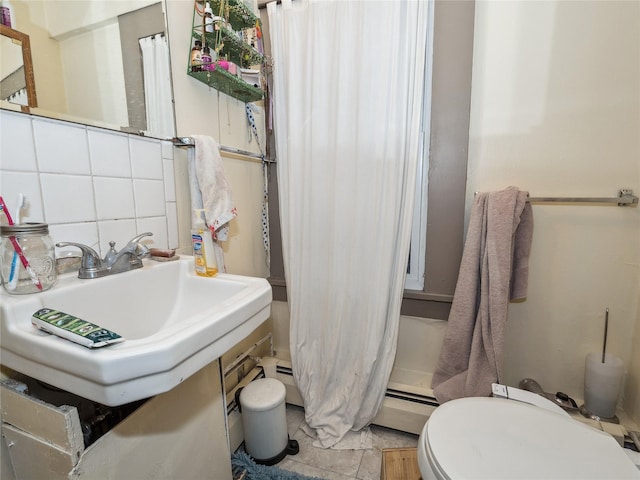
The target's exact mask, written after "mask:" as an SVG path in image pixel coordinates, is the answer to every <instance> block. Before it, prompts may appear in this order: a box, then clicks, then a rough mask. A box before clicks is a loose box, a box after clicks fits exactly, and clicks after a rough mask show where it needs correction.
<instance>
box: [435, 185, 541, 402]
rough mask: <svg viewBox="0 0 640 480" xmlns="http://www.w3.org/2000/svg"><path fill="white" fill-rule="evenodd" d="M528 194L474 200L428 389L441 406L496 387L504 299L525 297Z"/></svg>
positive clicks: (505, 308)
mask: <svg viewBox="0 0 640 480" xmlns="http://www.w3.org/2000/svg"><path fill="white" fill-rule="evenodd" d="M527 197H528V194H527V192H521V191H519V190H518V189H517V188H516V187H509V188H507V189H505V190H502V191H500V192H492V193H480V194H478V195H476V198H475V202H474V205H473V208H472V211H471V218H470V220H469V227H468V230H467V238H466V242H465V247H464V252H463V255H462V262H461V264H460V272H459V274H458V282H457V284H456V291H455V295H454V297H453V304H452V305H451V313H450V314H449V322H448V324H447V331H446V333H445V338H444V342H443V345H442V352H441V353H440V359H439V362H438V366H437V368H436V371H435V372H434V374H433V380H432V382H431V386H432V387H433V391H434V395H435V396H436V398H437V399H438V401H439V402H440V403H441V404H442V403H444V402H446V401H449V400H453V399H455V398H460V397H471V396H489V395H490V394H491V384H492V383H493V382H501V381H502V378H503V374H502V364H503V351H504V336H505V329H506V322H507V313H508V304H509V300H510V299H511V300H523V299H524V298H525V297H526V294H527V276H528V259H529V252H530V250H531V238H532V234H533V215H532V212H531V205H530V204H529V203H528V202H527Z"/></svg>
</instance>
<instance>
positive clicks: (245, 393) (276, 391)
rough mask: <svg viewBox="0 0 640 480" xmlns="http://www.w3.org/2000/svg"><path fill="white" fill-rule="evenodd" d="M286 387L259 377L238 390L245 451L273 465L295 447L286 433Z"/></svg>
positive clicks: (295, 449)
mask: <svg viewBox="0 0 640 480" xmlns="http://www.w3.org/2000/svg"><path fill="white" fill-rule="evenodd" d="M285 396H286V389H285V387H284V384H283V383H282V382H281V381H280V380H276V379H275V378H260V379H258V380H254V381H253V382H251V383H250V384H249V385H247V386H246V387H244V388H243V389H242V390H241V391H240V399H239V400H240V401H239V405H240V413H241V414H242V428H243V430H244V444H245V449H246V451H247V453H248V454H249V455H250V456H251V457H252V458H253V459H254V460H255V461H256V462H257V463H261V464H264V465H273V464H276V463H278V462H279V461H280V460H282V459H283V458H284V457H285V456H286V455H295V454H296V453H298V451H299V447H298V442H297V441H295V440H289V434H288V433H287V412H286V407H285V401H284V400H285Z"/></svg>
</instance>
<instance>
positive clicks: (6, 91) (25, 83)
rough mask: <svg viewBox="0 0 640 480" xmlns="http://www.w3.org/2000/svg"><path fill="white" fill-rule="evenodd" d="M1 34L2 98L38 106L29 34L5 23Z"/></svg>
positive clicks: (0, 87)
mask: <svg viewBox="0 0 640 480" xmlns="http://www.w3.org/2000/svg"><path fill="white" fill-rule="evenodd" d="M0 34H1V35H2V38H1V42H2V43H1V44H0V55H1V58H2V70H1V71H2V78H1V79H0V93H1V94H2V99H3V100H7V101H9V102H11V103H16V104H18V105H24V106H27V107H37V106H38V99H37V98H36V85H35V81H34V78H33V62H32V61H31V44H30V42H29V35H26V34H24V33H22V32H18V31H17V30H14V29H12V28H9V27H7V26H5V25H0Z"/></svg>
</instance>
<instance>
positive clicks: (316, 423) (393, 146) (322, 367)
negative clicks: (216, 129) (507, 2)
mask: <svg viewBox="0 0 640 480" xmlns="http://www.w3.org/2000/svg"><path fill="white" fill-rule="evenodd" d="M427 7H428V4H427V2H424V1H416V0H413V1H394V0H385V1H379V0H378V1H355V0H354V1H327V0H317V1H314V0H296V1H295V2H293V3H291V1H290V0H284V1H282V4H281V5H276V4H275V2H274V3H270V4H269V5H268V6H267V9H268V14H269V28H270V35H271V45H272V53H273V65H274V67H273V78H274V86H273V102H274V105H273V111H274V122H275V123H274V130H275V136H276V152H277V161H278V164H277V165H278V182H279V195H280V215H281V221H282V243H283V254H284V266H285V276H286V281H287V293H288V298H289V306H290V311H291V331H290V350H291V360H292V366H293V373H294V378H295V380H296V383H297V386H298V389H299V390H300V393H301V394H302V396H303V398H304V404H305V415H306V421H307V423H308V425H309V426H310V427H311V428H313V429H314V430H315V433H316V434H317V439H318V442H319V443H320V444H321V445H322V446H323V447H331V446H334V445H335V444H336V443H338V442H339V441H340V440H341V439H342V438H343V436H344V435H345V434H346V433H347V432H349V431H350V430H355V431H357V430H360V429H362V428H363V427H365V426H366V425H367V424H368V423H369V422H370V421H371V420H372V419H373V417H374V416H375V415H376V413H377V411H378V409H379V407H380V405H381V404H382V401H383V399H384V392H385V390H386V386H387V382H388V380H389V375H390V373H391V368H392V365H393V361H394V357H395V351H396V341H397V333H398V322H399V315H400V304H401V300H402V292H403V287H404V277H405V272H406V266H407V257H408V249H409V238H410V230H411V214H412V208H413V196H414V189H415V186H414V185H415V175H416V170H417V168H416V165H417V156H418V150H419V144H420V137H421V132H420V127H421V125H420V117H421V111H422V97H423V83H424V66H425V50H426V49H425V44H426V38H427V33H426V25H427V14H428V12H427V10H428V8H427Z"/></svg>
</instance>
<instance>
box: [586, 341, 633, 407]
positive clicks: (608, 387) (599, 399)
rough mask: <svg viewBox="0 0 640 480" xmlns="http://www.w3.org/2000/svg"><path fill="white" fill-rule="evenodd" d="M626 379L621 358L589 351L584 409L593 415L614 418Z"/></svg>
mask: <svg viewBox="0 0 640 480" xmlns="http://www.w3.org/2000/svg"><path fill="white" fill-rule="evenodd" d="M623 380H624V363H623V362H622V359H621V358H618V357H616V356H615V355H611V354H610V353H607V354H605V355H604V362H603V354H602V353H589V354H588V355H587V358H586V360H585V372H584V409H585V410H586V411H587V412H588V413H589V414H591V415H593V416H597V417H601V418H612V417H614V416H615V414H616V406H617V404H618V398H619V396H620V390H621V389H622V383H623Z"/></svg>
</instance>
